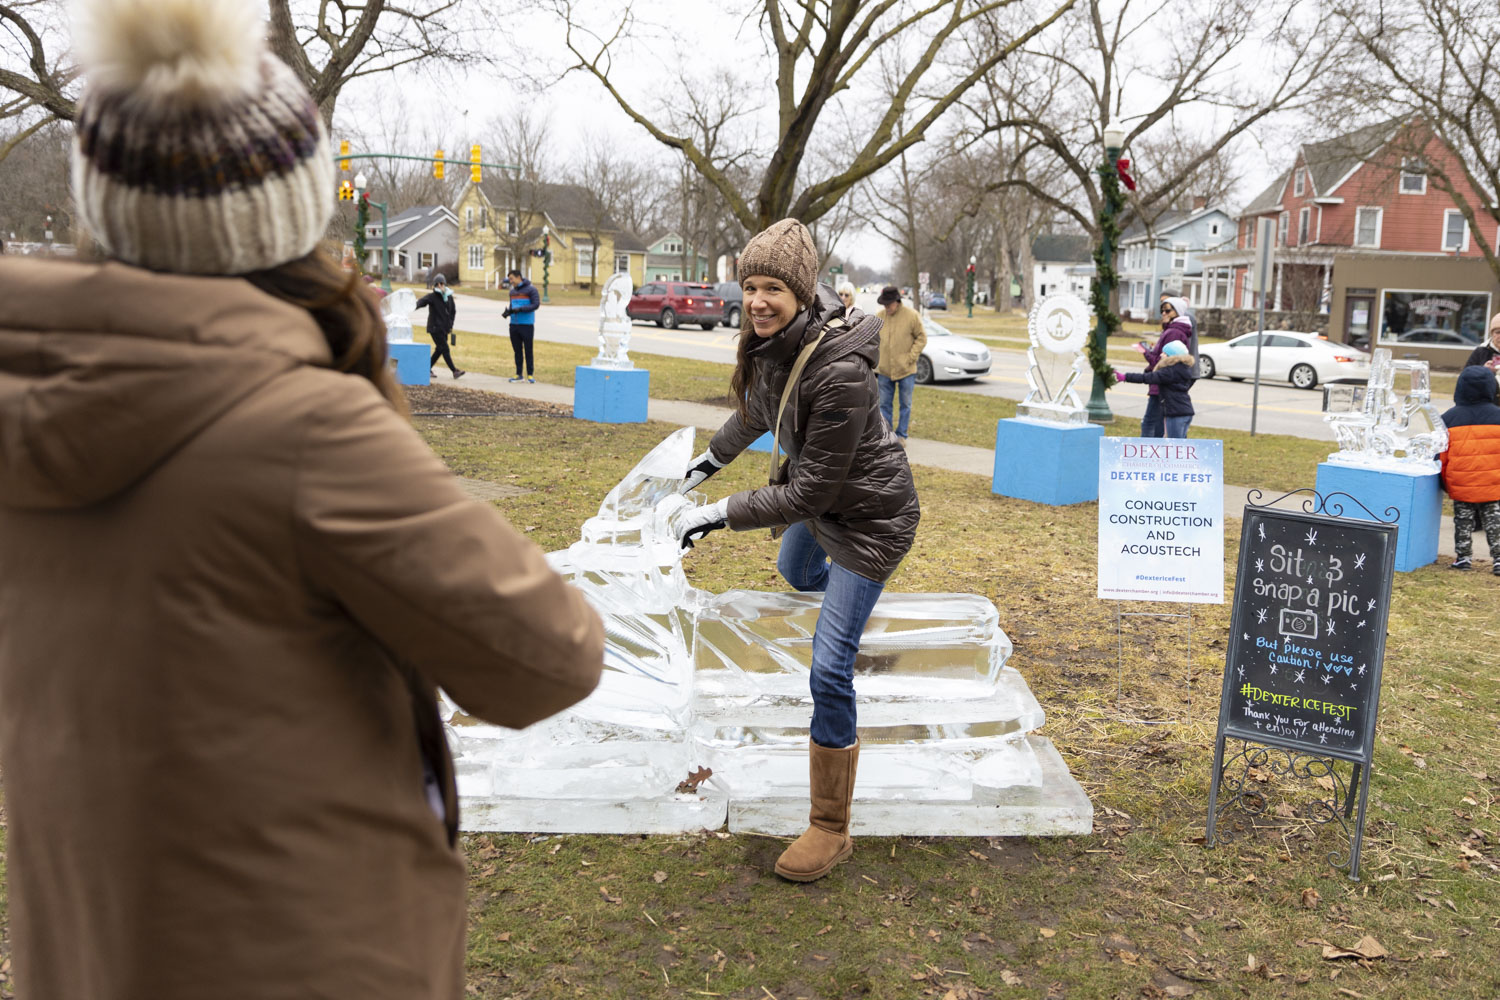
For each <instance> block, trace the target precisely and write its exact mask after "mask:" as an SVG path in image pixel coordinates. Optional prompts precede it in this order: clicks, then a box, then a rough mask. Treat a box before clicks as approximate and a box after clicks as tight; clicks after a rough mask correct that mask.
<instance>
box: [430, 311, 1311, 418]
mask: <svg viewBox="0 0 1500 1000" xmlns="http://www.w3.org/2000/svg"><path fill="white" fill-rule="evenodd" d="M457 298H458V320H457V326H458V329H459V330H463V331H469V332H473V333H488V334H505V333H507V331H508V330H509V322H510V321H509V320H507V319H505V318H504V317H502V316H501V312H502V311H503V310H504V309H505V305H504V303H501V302H496V301H492V300H490V299H483V298H475V297H472V296H467V295H458V296H457ZM868 298H870V302H868V303H865V302H863V301H861V302H859V305H860V307H861V308H865V309H869V310H870V311H874V309H875V302H874V299H873V296H869V297H868ZM420 316H421V314H420V313H419V314H418V317H419V318H420ZM538 320H539V322H538V324H537V339H538V340H543V341H552V342H554V343H565V344H582V345H585V346H588V347H593V346H595V345H597V343H598V323H599V311H598V310H597V309H595V308H593V307H590V306H545V307H543V309H542V312H541V314H540V315H539V317H538ZM735 338H736V333H735V331H732V330H730V329H729V328H728V327H723V326H720V327H715V328H714V329H713V330H712V331H705V330H701V329H699V328H698V327H696V326H691V327H687V328H685V329H677V330H663V329H660V328H659V327H656V326H654V325H652V324H649V323H637V324H636V325H635V331H634V333H632V334H631V338H630V350H631V351H632V352H634V353H642V354H666V355H669V356H672V357H679V358H690V359H692V360H696V361H719V362H724V363H729V362H732V361H733V360H734V347H735ZM990 355H991V358H992V359H993V366H992V367H991V369H990V374H988V375H986V376H985V377H984V378H981V379H979V380H977V381H975V382H959V383H940V384H938V385H936V386H932V387H931V388H932V389H933V390H935V391H941V392H970V393H976V394H978V395H983V396H1000V397H1002V398H1005V399H1016V400H1019V399H1022V398H1023V397H1025V395H1026V391H1027V384H1026V367H1027V365H1026V352H1025V351H1024V350H1004V349H999V348H992V349H991V351H990ZM1251 392H1252V387H1251V385H1250V383H1248V382H1230V381H1228V380H1226V379H1212V380H1205V381H1199V382H1198V383H1197V384H1196V385H1194V387H1193V407H1194V409H1196V410H1197V411H1198V412H1197V416H1195V417H1194V418H1193V424H1194V425H1195V426H1198V427H1221V428H1225V429H1228V430H1242V431H1246V430H1249V429H1250V402H1251ZM1322 402H1323V396H1322V393H1321V392H1319V391H1316V390H1314V391H1312V392H1307V391H1304V390H1301V389H1293V388H1292V387H1291V386H1288V385H1278V384H1275V383H1268V384H1263V385H1262V386H1261V387H1260V405H1259V409H1258V416H1257V420H1256V428H1257V430H1260V431H1264V432H1265V433H1268V434H1289V435H1292V436H1295V437H1305V438H1311V439H1313V440H1318V441H1332V440H1333V434H1332V433H1330V432H1329V430H1328V426H1327V425H1326V424H1324V423H1323V414H1322V410H1321V407H1322ZM1109 405H1110V408H1111V409H1113V410H1114V412H1115V415H1116V417H1117V418H1118V420H1117V422H1118V423H1121V424H1123V423H1126V422H1127V421H1131V420H1135V421H1138V420H1140V418H1141V415H1142V414H1143V413H1144V412H1145V409H1146V387H1145V386H1144V385H1121V386H1119V387H1117V388H1115V389H1113V390H1111V391H1110V393H1109ZM1124 430H1125V428H1120V429H1116V430H1112V431H1111V433H1123V432H1124Z"/></svg>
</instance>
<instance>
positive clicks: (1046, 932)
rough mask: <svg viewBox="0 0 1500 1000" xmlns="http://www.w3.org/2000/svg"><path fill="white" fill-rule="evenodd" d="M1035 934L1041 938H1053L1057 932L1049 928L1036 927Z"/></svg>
mask: <svg viewBox="0 0 1500 1000" xmlns="http://www.w3.org/2000/svg"><path fill="white" fill-rule="evenodd" d="M1037 933H1039V934H1041V935H1042V937H1044V938H1055V937H1057V931H1055V930H1053V929H1052V928H1050V927H1038V928H1037Z"/></svg>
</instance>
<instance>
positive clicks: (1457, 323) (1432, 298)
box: [1377, 289, 1490, 351]
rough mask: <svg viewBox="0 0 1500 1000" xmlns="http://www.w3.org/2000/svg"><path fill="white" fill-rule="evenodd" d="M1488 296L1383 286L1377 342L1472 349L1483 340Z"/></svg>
mask: <svg viewBox="0 0 1500 1000" xmlns="http://www.w3.org/2000/svg"><path fill="white" fill-rule="evenodd" d="M1489 314H1490V297H1489V296H1488V295H1486V294H1476V293H1474V292H1446V291H1423V290H1414V289H1387V290H1385V291H1383V292H1382V293H1381V295H1380V312H1379V313H1378V314H1377V315H1378V316H1379V317H1380V341H1381V343H1385V344H1401V345H1403V346H1404V345H1413V344H1422V345H1424V346H1430V347H1456V348H1459V349H1461V350H1464V351H1472V350H1473V349H1474V348H1475V347H1477V346H1479V344H1481V343H1482V342H1483V341H1484V331H1485V326H1486V324H1487V322H1488V317H1489Z"/></svg>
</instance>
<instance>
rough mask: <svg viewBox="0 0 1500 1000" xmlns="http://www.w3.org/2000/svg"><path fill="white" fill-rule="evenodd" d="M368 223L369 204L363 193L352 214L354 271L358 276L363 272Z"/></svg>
mask: <svg viewBox="0 0 1500 1000" xmlns="http://www.w3.org/2000/svg"><path fill="white" fill-rule="evenodd" d="M369 221H370V203H369V201H368V200H367V199H366V198H365V193H364V192H363V191H361V192H359V205H358V206H357V207H356V210H355V213H354V270H356V271H358V272H359V273H360V274H363V273H364V270H365V226H366V225H368V224H369Z"/></svg>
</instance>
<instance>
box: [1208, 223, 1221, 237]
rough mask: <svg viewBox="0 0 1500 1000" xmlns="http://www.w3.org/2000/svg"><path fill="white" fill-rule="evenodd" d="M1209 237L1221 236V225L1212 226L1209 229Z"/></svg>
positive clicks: (1214, 224)
mask: <svg viewBox="0 0 1500 1000" xmlns="http://www.w3.org/2000/svg"><path fill="white" fill-rule="evenodd" d="M1208 235H1210V236H1218V235H1219V224H1218V223H1217V222H1215V223H1213V224H1212V225H1211V226H1209V227H1208Z"/></svg>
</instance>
